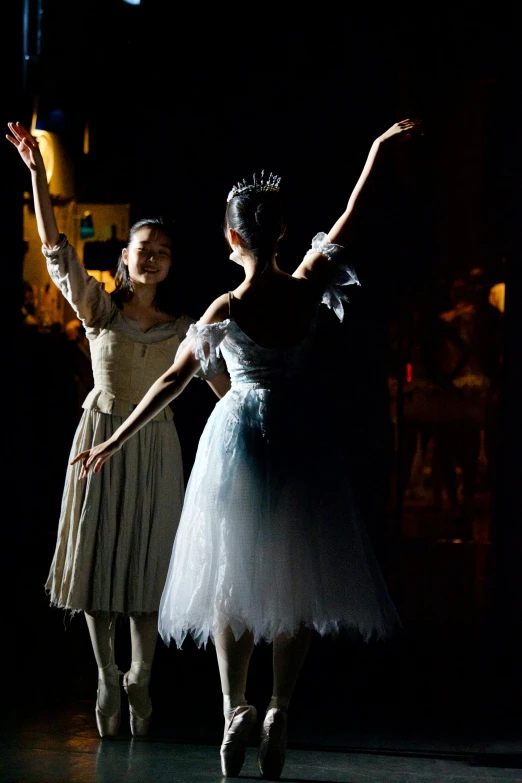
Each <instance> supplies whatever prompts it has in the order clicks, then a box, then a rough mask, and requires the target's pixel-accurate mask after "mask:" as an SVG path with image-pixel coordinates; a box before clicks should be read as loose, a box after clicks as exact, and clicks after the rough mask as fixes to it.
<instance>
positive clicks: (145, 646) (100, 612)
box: [7, 123, 230, 737]
mask: <svg viewBox="0 0 522 783" xmlns="http://www.w3.org/2000/svg"><path fill="white" fill-rule="evenodd" d="M8 127H9V129H10V132H11V135H8V136H7V138H8V139H9V141H10V142H11V143H12V144H13V145H14V146H15V147H16V148H17V150H18V152H19V153H20V156H21V158H22V160H23V161H24V163H25V164H26V165H27V166H28V168H29V170H30V171H31V177H32V185H33V194H34V204H35V211H36V218H37V222H38V231H39V234H40V239H41V241H42V243H43V248H42V249H43V253H44V255H45V257H46V259H47V266H48V270H49V274H50V276H51V278H52V280H53V281H54V283H55V284H56V285H57V286H58V288H59V289H60V290H61V291H62V293H63V295H64V296H65V297H66V299H67V300H68V301H69V303H70V304H71V305H72V307H73V308H74V310H75V311H76V313H77V315H78V318H79V319H80V320H81V322H82V324H83V326H84V328H85V330H86V334H87V337H88V339H89V345H90V353H91V358H92V365H93V373H94V388H93V389H92V391H91V392H90V393H89V394H88V395H87V398H86V399H85V401H84V403H83V408H84V412H83V415H82V418H81V421H80V423H79V426H78V429H77V431H76V435H75V437H74V441H73V445H72V455H75V454H77V453H78V451H83V450H85V449H88V448H91V447H92V446H95V445H96V444H98V443H101V442H103V441H105V440H107V438H110V437H112V435H113V433H114V432H116V431H117V430H118V428H119V427H120V426H121V424H122V423H123V422H124V421H125V419H126V417H127V416H128V415H129V413H130V412H131V411H132V410H133V409H134V408H135V406H136V404H137V403H138V402H139V401H140V399H141V398H142V397H143V395H144V393H145V392H146V391H147V389H148V388H149V386H150V385H151V384H152V383H153V382H154V381H155V380H156V379H157V378H159V377H160V376H162V374H163V373H164V372H165V371H166V370H167V369H168V368H169V367H170V366H171V364H172V362H173V360H174V357H175V355H176V351H177V350H178V348H179V346H180V343H181V342H182V341H183V339H184V338H185V336H186V333H187V330H188V329H189V327H190V325H191V323H193V320H194V319H191V318H189V317H188V316H186V315H180V314H179V313H177V311H176V310H175V306H174V301H175V297H174V288H173V280H172V266H173V237H172V236H171V232H170V231H169V229H168V228H167V226H166V225H164V223H163V222H162V221H161V220H160V219H150V220H149V219H145V220H140V221H139V222H137V223H135V224H134V225H133V226H132V228H131V230H130V234H129V240H128V244H127V246H126V247H125V248H124V249H123V251H122V254H121V257H120V260H119V266H118V273H117V286H116V290H115V291H114V292H113V294H112V295H109V294H108V293H107V292H106V291H105V289H104V287H103V284H100V283H98V282H97V281H96V280H95V279H94V278H93V277H92V276H90V275H89V274H88V273H87V272H86V270H85V268H84V267H83V265H82V264H81V263H80V261H79V259H78V255H77V253H76V251H75V250H74V248H73V247H72V246H71V245H70V244H69V242H68V241H67V238H66V237H65V236H64V235H63V234H59V232H58V228H57V225H56V220H55V216H54V213H53V208H52V204H51V199H50V196H49V191H48V187H47V178H46V173H45V168H44V163H43V159H42V156H41V154H40V151H39V149H38V144H37V142H36V140H35V139H34V138H33V136H32V135H31V134H30V133H29V132H28V131H27V130H26V129H25V128H24V127H23V126H22V125H20V123H9V126H8ZM199 374H200V375H203V377H205V378H206V379H207V380H208V382H209V384H210V385H211V386H212V388H213V389H214V391H215V392H216V394H217V395H218V396H222V394H224V393H225V392H226V391H227V390H228V389H229V388H230V381H229V378H228V375H227V374H226V373H225V372H224V364H221V365H219V364H213V366H212V367H210V365H209V367H208V369H207V370H206V371H200V373H199ZM78 475H79V468H78V466H76V467H72V466H70V467H69V469H68V471H67V475H66V479H65V488H64V493H63V499H62V508H61V514H60V522H59V528H58V541H57V545H56V551H55V554H54V559H53V562H52V565H51V569H50V573H49V577H48V580H47V584H46V589H47V591H48V593H49V595H50V600H51V604H53V605H54V606H57V607H60V608H62V609H66V610H69V611H70V612H80V611H82V612H84V613H85V617H86V620H87V625H88V628H89V633H90V637H91V641H92V646H93V651H94V655H95V658H96V662H97V664H98V672H99V678H98V696H97V702H96V721H97V725H98V729H99V732H100V735H101V736H102V737H104V736H114V735H115V734H117V733H118V729H119V724H120V682H119V671H118V668H117V666H116V663H115V659H114V640H115V620H116V619H117V618H118V617H120V616H124V615H127V616H128V617H129V618H130V633H131V650H132V662H131V667H130V670H129V671H128V672H127V673H126V674H125V677H124V686H125V689H126V691H127V694H128V697H129V711H130V723H131V730H132V733H133V735H135V736H143V735H146V734H147V732H148V728H149V721H150V717H151V712H152V706H151V703H150V698H149V679H150V671H151V666H152V662H153V657H154V650H155V646H156V640H157V636H158V632H157V625H158V608H159V603H160V597H161V592H162V589H163V586H164V583H165V579H166V576H167V570H168V566H169V558H170V552H171V550H172V543H173V541H174V536H175V532H176V527H177V524H178V520H179V516H180V513H181V508H182V503H183V493H184V478H183V466H182V461H181V451H180V444H179V440H178V435H177V432H176V428H175V426H174V423H173V421H172V411H171V409H170V408H169V407H162V408H161V409H158V410H157V411H156V412H155V414H154V415H153V416H151V417H150V421H149V422H148V423H147V426H146V427H144V428H143V429H142V430H141V432H140V433H139V435H138V436H137V437H136V438H133V439H132V440H131V441H129V442H128V444H126V446H125V448H123V449H121V451H119V453H118V456H117V458H116V459H114V460H113V461H112V462H111V464H110V466H107V468H106V469H105V471H104V472H103V473H102V474H100V475H98V476H94V475H93V476H90V477H89V479H88V481H87V482H81V483H79V482H78Z"/></svg>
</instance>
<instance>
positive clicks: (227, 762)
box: [215, 626, 257, 777]
mask: <svg viewBox="0 0 522 783" xmlns="http://www.w3.org/2000/svg"><path fill="white" fill-rule="evenodd" d="M215 644H216V654H217V659H218V666H219V676H220V679H221V690H222V691H223V713H224V715H225V731H224V734H223V742H222V744H221V750H220V756H221V771H222V772H223V775H225V776H229V777H237V775H239V772H240V771H241V767H242V766H243V762H244V760H245V748H246V744H247V741H248V737H249V735H250V732H251V731H252V728H253V727H254V725H255V722H256V718H257V712H256V709H255V707H252V706H249V705H248V704H247V701H246V699H245V691H246V681H247V675H248V664H249V663H250V657H251V655H252V650H253V649H254V636H253V634H252V633H251V632H250V631H245V633H244V634H243V635H242V636H241V637H240V638H239V639H237V640H236V638H235V636H234V634H233V632H232V629H231V628H230V626H227V627H226V628H225V630H224V631H222V632H221V633H219V634H216V636H215Z"/></svg>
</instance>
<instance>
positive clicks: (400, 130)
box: [377, 120, 422, 141]
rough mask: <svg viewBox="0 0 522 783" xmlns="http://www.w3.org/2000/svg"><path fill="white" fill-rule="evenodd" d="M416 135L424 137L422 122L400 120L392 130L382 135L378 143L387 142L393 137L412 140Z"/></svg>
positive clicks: (389, 129)
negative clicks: (401, 136) (402, 136)
mask: <svg viewBox="0 0 522 783" xmlns="http://www.w3.org/2000/svg"><path fill="white" fill-rule="evenodd" d="M414 133H420V135H421V136H422V121H421V120H400V122H396V123H395V124H394V125H392V126H391V128H388V130H387V131H384V133H382V134H381V135H380V136H379V137H378V139H377V141H386V140H387V139H391V138H392V137H393V136H400V135H404V137H405V138H410V137H411V136H412V135H413V134H414Z"/></svg>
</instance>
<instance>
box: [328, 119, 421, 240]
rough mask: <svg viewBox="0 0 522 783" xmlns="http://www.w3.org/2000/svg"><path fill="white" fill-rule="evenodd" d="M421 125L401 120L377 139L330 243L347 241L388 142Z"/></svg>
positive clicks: (330, 232)
mask: <svg viewBox="0 0 522 783" xmlns="http://www.w3.org/2000/svg"><path fill="white" fill-rule="evenodd" d="M420 124H421V123H420V120H401V121H400V122H396V123H395V124H394V125H392V126H391V128H388V130H387V131H385V132H384V133H382V134H381V135H380V136H378V137H377V138H376V139H375V141H374V142H373V144H372V146H371V147H370V152H369V153H368V157H367V158H366V163H365V164H364V167H363V170H362V172H361V175H360V177H359V179H358V180H357V182H356V184H355V187H354V189H353V190H352V192H351V194H350V198H349V199H348V204H347V205H346V209H345V210H344V212H343V214H342V215H341V217H340V218H339V219H338V220H337V221H336V222H335V223H334V225H333V226H332V228H331V229H330V231H329V232H328V236H329V237H330V242H332V243H333V244H337V245H342V244H344V242H345V241H346V234H347V231H348V228H349V226H350V219H351V218H352V215H353V214H354V211H355V208H356V205H357V202H358V201H359V200H360V196H361V193H362V192H363V190H364V188H365V186H366V184H367V183H368V181H369V180H370V176H371V174H372V172H373V171H374V169H375V164H376V162H377V159H378V157H379V155H380V153H381V151H382V149H383V146H384V145H385V144H386V142H387V141H389V140H390V139H392V138H393V137H395V136H401V135H403V134H408V135H411V134H412V133H414V132H416V131H419V130H420Z"/></svg>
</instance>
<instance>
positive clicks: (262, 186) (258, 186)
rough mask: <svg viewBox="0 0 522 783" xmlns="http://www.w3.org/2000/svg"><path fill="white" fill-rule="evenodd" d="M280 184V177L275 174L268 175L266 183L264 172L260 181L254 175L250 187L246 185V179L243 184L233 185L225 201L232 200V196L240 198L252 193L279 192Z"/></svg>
mask: <svg viewBox="0 0 522 783" xmlns="http://www.w3.org/2000/svg"><path fill="white" fill-rule="evenodd" d="M280 182H281V177H277V176H276V175H275V174H272V172H270V174H269V175H268V177H267V179H266V181H265V172H264V170H263V171H262V172H261V179H259V180H258V178H257V177H256V175H255V174H254V175H253V182H252V184H251V185H247V181H246V179H244V180H243V182H238V183H237V185H234V187H233V188H232V190H231V191H230V193H229V194H228V196H227V201H230V200H231V199H233V198H234V196H241V195H242V194H243V193H251V192H252V191H256V192H258V193H261V192H262V191H270V190H271V191H274V192H276V193H278V192H279V183H280Z"/></svg>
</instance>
